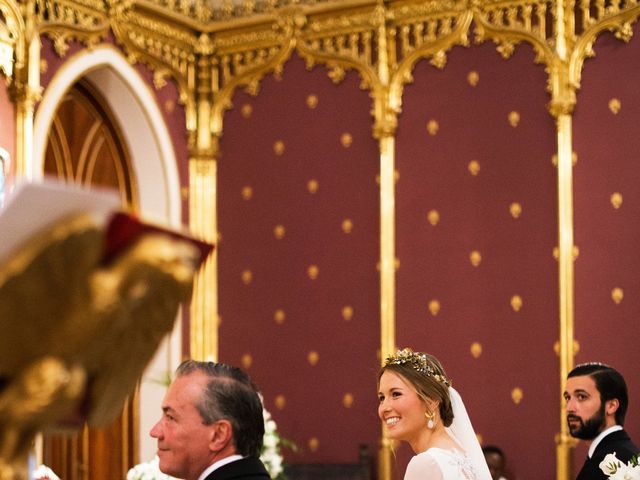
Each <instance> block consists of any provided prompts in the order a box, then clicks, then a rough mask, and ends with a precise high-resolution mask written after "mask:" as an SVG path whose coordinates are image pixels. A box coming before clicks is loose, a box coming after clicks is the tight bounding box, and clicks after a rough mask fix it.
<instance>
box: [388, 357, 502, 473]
mask: <svg viewBox="0 0 640 480" xmlns="http://www.w3.org/2000/svg"><path fill="white" fill-rule="evenodd" d="M378 398H379V401H380V404H379V406H378V416H379V417H380V419H381V420H382V423H383V424H384V425H385V426H386V428H387V433H388V436H389V437H390V438H392V439H394V440H402V441H405V442H407V443H408V444H409V445H410V446H411V448H412V449H413V451H414V452H415V454H416V455H415V456H414V457H413V458H412V459H411V461H410V462H409V465H408V466H407V471H406V473H405V476H404V479H405V480H427V479H428V480H491V474H490V473H489V468H488V467H487V464H486V462H485V460H484V455H483V454H482V450H481V448H480V444H479V443H478V440H477V438H476V436H475V433H474V431H473V427H472V426H471V421H470V420H469V416H468V415H467V411H466V409H465V408H464V404H463V403H462V399H461V398H460V395H459V394H458V392H456V391H455V390H454V389H453V388H452V387H451V382H450V381H449V379H448V378H447V376H446V375H445V372H444V369H443V368H442V365H440V362H439V361H438V359H437V358H435V357H434V356H432V355H428V354H425V353H420V352H414V351H412V350H411V349H410V348H405V349H404V350H398V352H396V354H395V355H392V356H390V357H388V358H387V359H386V361H385V364H384V366H383V367H382V368H381V369H380V373H379V374H378Z"/></svg>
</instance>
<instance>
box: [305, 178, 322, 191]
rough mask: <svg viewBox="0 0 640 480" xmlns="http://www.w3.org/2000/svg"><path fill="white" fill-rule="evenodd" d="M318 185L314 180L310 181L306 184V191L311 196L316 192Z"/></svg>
mask: <svg viewBox="0 0 640 480" xmlns="http://www.w3.org/2000/svg"><path fill="white" fill-rule="evenodd" d="M318 188H319V184H318V181H317V180H316V179H313V178H312V179H311V180H309V181H308V182H307V191H308V192H309V193H311V194H314V193H316V192H317V191H318Z"/></svg>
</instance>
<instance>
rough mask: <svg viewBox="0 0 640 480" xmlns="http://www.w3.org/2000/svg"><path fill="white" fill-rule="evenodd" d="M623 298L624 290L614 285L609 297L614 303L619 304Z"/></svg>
mask: <svg viewBox="0 0 640 480" xmlns="http://www.w3.org/2000/svg"><path fill="white" fill-rule="evenodd" d="M623 298H624V291H623V290H622V289H621V288H620V287H616V288H614V289H613V290H611V299H612V300H613V301H614V303H615V304H616V305H619V304H620V302H622V299H623Z"/></svg>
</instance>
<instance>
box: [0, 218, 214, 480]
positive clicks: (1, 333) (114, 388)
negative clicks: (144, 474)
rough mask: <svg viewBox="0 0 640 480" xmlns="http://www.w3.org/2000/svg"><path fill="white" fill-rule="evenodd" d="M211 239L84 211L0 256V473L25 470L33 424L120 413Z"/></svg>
mask: <svg viewBox="0 0 640 480" xmlns="http://www.w3.org/2000/svg"><path fill="white" fill-rule="evenodd" d="M112 223H113V222H112ZM5 233H6V232H0V241H2V240H1V239H2V236H4V235H5ZM210 250H211V246H208V245H204V244H202V243H200V242H196V241H194V240H193V239H190V238H188V237H186V236H184V235H176V234H175V233H174V232H169V231H166V230H163V229H161V228H155V227H154V228H146V227H145V226H144V225H143V224H142V223H140V222H138V221H137V220H135V219H134V218H132V217H130V216H128V215H126V214H119V223H118V225H117V226H116V227H109V228H106V227H105V225H104V223H103V222H101V221H97V220H96V218H94V216H93V215H91V214H86V213H83V214H76V215H71V216H69V217H66V218H64V219H62V220H59V221H56V222H55V223H54V224H53V225H50V226H48V227H47V228H45V229H43V230H41V231H38V232H37V234H36V235H32V236H31V237H30V238H28V239H27V240H26V241H25V242H23V243H22V244H21V245H20V246H19V247H18V248H17V249H16V250H15V251H14V252H12V254H11V255H10V257H8V258H6V259H4V260H2V259H0V480H26V457H27V455H28V452H29V450H30V448H31V446H32V443H33V440H34V437H35V435H36V434H37V433H38V432H40V431H47V430H52V429H59V428H63V429H66V430H69V429H78V428H80V427H81V426H82V424H83V422H85V421H87V422H88V423H89V424H90V425H103V424H105V423H108V422H110V421H112V420H113V419H114V418H115V417H116V416H117V415H118V414H119V413H120V411H121V409H122V406H123V404H124V401H125V399H126V397H127V396H128V395H129V394H130V393H131V392H132V391H133V390H134V388H135V386H136V383H137V381H138V380H139V378H140V376H141V375H142V373H143V370H144V368H145V367H146V365H147V363H148V362H149V361H150V359H151V357H152V356H153V354H154V353H155V351H156V349H157V347H158V345H159V343H160V341H161V340H162V338H163V337H164V336H165V335H166V334H167V333H168V332H169V331H171V329H172V326H173V323H174V320H175V318H176V314H177V311H178V307H179V305H180V303H181V302H182V301H185V300H188V298H189V296H190V293H191V288H192V283H193V278H194V275H195V273H196V271H197V269H198V267H199V265H200V264H201V262H202V261H203V260H204V258H205V257H206V256H207V255H208V253H209V252H210Z"/></svg>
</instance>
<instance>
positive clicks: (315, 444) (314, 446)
mask: <svg viewBox="0 0 640 480" xmlns="http://www.w3.org/2000/svg"><path fill="white" fill-rule="evenodd" d="M308 445H309V450H311V451H312V452H317V451H318V448H320V440H318V439H317V438H316V437H312V438H310V439H309V442H308Z"/></svg>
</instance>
